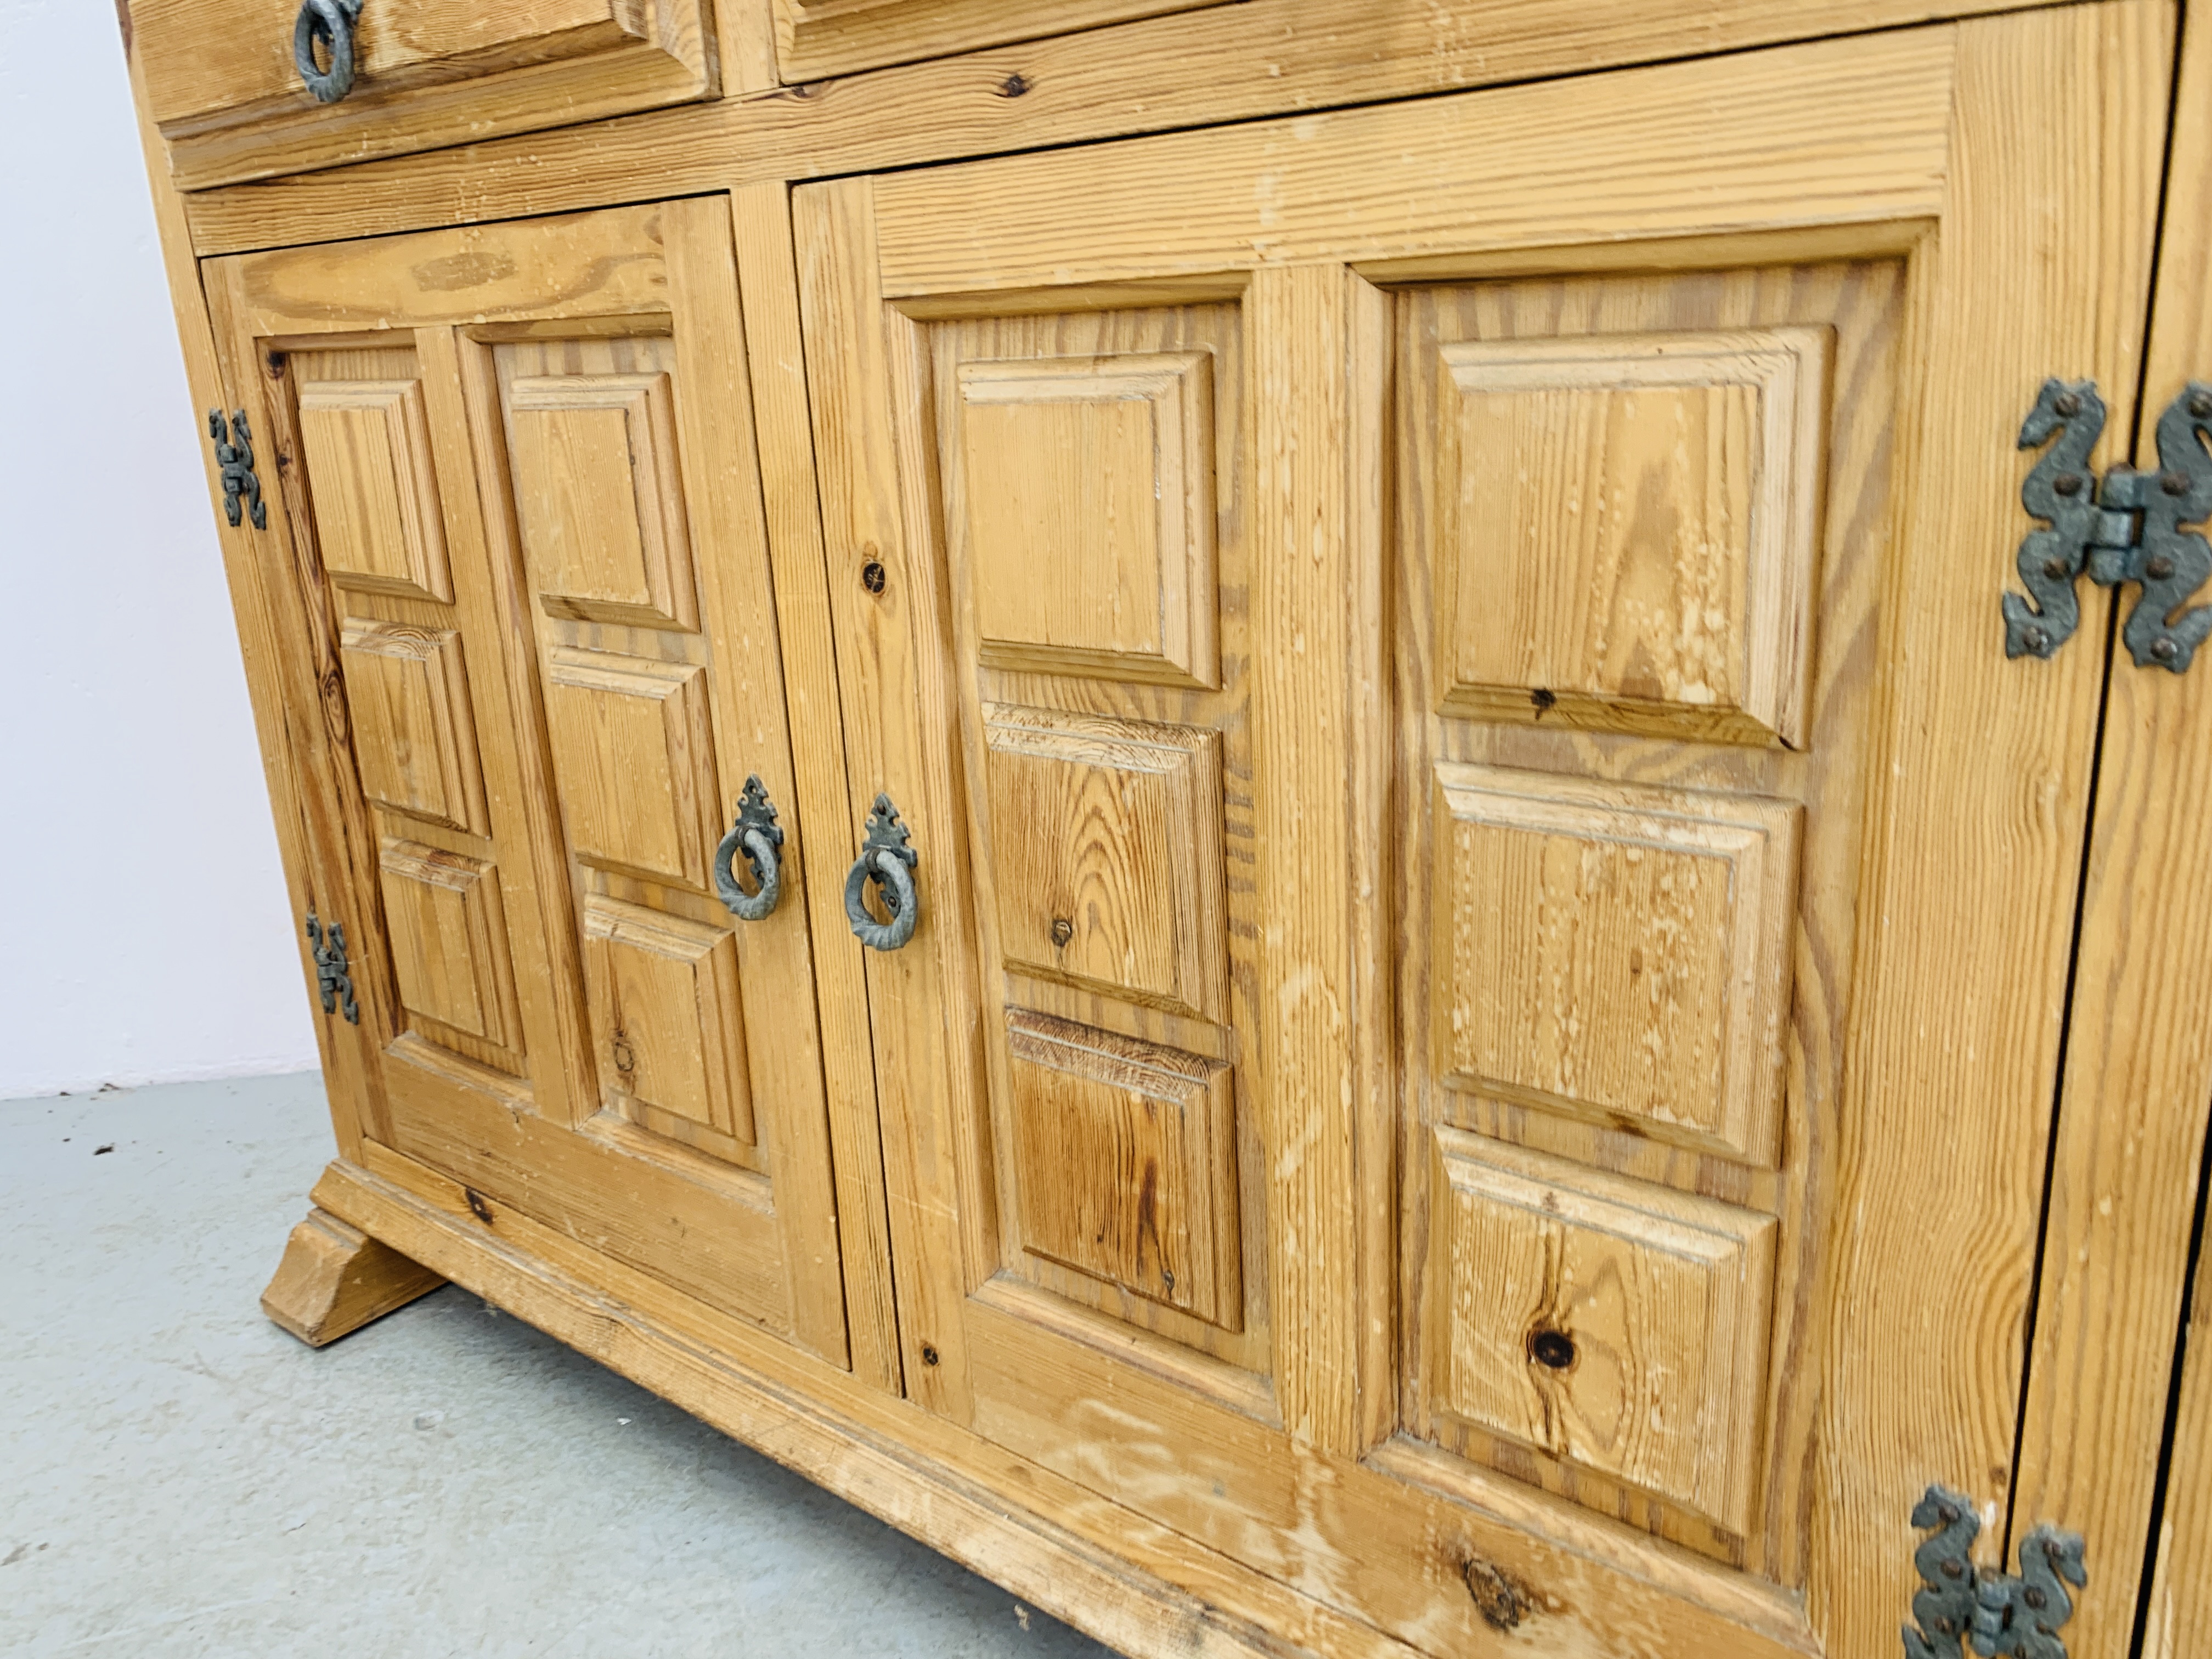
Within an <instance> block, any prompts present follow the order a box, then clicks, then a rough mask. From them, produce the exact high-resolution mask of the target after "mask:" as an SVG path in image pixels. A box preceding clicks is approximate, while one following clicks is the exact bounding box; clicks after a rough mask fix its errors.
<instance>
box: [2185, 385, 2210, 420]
mask: <svg viewBox="0 0 2212 1659" xmlns="http://www.w3.org/2000/svg"><path fill="white" fill-rule="evenodd" d="M2189 412H2190V413H2191V415H2194V416H2196V417H2197V419H2198V420H2200V421H2203V420H2212V392H2197V393H2195V394H2193V395H2192V396H2191V398H2190V399H2189Z"/></svg>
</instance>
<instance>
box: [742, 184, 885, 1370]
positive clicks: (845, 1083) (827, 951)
mask: <svg viewBox="0 0 2212 1659" xmlns="http://www.w3.org/2000/svg"><path fill="white" fill-rule="evenodd" d="M730 206H731V213H732V233H733V235H734V240H735V246H736V250H737V260H738V289H739V292H740V295H741V298H742V303H743V307H744V324H745V343H746V354H747V358H748V362H749V373H750V380H751V386H752V401H753V427H754V431H755V434H756V436H757V441H758V444H759V449H760V462H761V489H762V498H763V511H764V514H765V520H766V526H765V527H766V534H767V537H768V542H769V568H770V571H771V574H772V576H773V579H774V580H775V610H776V617H777V620H778V624H779V627H780V630H781V635H782V637H783V641H784V646H785V649H786V651H787V653H788V659H789V660H790V661H791V662H792V663H793V665H794V666H795V668H796V669H797V671H796V672H793V673H792V674H789V675H787V676H786V678H785V685H786V688H787V690H786V695H787V696H788V697H789V698H790V700H791V713H790V726H789V729H791V730H792V731H794V732H798V731H805V732H807V733H808V734H809V735H808V738H807V739H806V741H805V742H803V743H799V744H794V745H793V748H794V752H793V757H792V760H793V766H794V768H795V769H796V778H797V788H798V793H799V799H800V801H801V803H802V808H803V810H804V811H805V814H806V817H807V820H808V822H809V823H810V824H811V829H810V831H809V833H808V834H807V836H806V837H805V844H804V847H803V848H802V850H801V856H802V858H803V859H804V860H805V867H806V872H807V882H808V885H809V888H810V890H811V893H812V894H813V895H814V896H812V897H811V899H810V900H809V902H808V905H807V921H808V925H809V927H810V929H811V934H812V938H813V942H814V981H815V998H816V1003H817V1018H818V1020H819V1021H820V1024H821V1029H822V1035H823V1044H822V1060H823V1073H824V1077H825V1079H826V1082H827V1086H828V1094H829V1138H830V1142H831V1154H832V1156H831V1167H832V1176H833V1178H834V1180H835V1182H836V1194H835V1197H836V1219H837V1230H838V1238H839V1241H840V1249H841V1255H842V1259H843V1261H844V1264H845V1319H846V1327H847V1332H848V1342H849V1344H850V1347H851V1351H852V1364H853V1370H854V1374H855V1375H856V1376H859V1377H860V1378H861V1379H862V1380H863V1381H865V1382H867V1383H872V1384H873V1385H874V1386H875V1387H876V1388H878V1389H882V1390H884V1392H885V1393H887V1394H896V1393H898V1392H899V1391H900V1389H901V1386H902V1380H901V1371H900V1366H899V1347H898V1316H897V1307H896V1298H895V1295H894V1292H893V1289H892V1282H891V1258H890V1216H889V1212H888V1209H887V1206H886V1203H885V1198H884V1192H885V1188H884V1148H883V1133H882V1127H881V1124H880V1122H879V1121H878V1114H877V1104H876V1077H875V1064H874V1056H873V1053H872V1039H871V1036H870V1028H871V1020H870V1016H869V1010H868V987H867V976H866V964H865V963H863V962H862V960H861V955H860V952H859V951H856V950H855V949H854V940H853V935H852V929H851V927H850V926H849V925H848V923H847V921H846V920H845V915H844V909H843V906H842V903H841V902H839V896H840V895H841V894H842V888H843V884H844V880H845V872H846V871H847V870H848V868H850V867H851V865H852V862H853V860H854V857H855V856H856V855H857V854H858V853H859V851H860V823H861V821H862V820H863V818H864V817H866V811H867V808H868V805H869V803H870V802H872V800H873V799H874V797H873V796H872V795H868V796H866V797H865V798H856V797H855V796H854V793H852V789H851V787H849V778H850V774H849V773H848V769H847V760H846V753H845V727H844V719H843V715H842V710H841V707H840V704H839V702H838V698H837V693H838V688H839V687H840V686H841V684H842V676H841V674H840V673H839V671H838V665H837V660H836V641H835V638H834V637H833V633H832V619H831V607H830V600H829V589H830V586H831V584H833V583H836V582H838V581H843V582H846V583H852V582H854V581H856V580H858V573H857V572H856V571H854V570H853V569H851V568H842V569H839V570H836V571H833V570H831V569H830V568H829V565H828V562H827V559H826V554H825V550H824V547H823V532H822V524H823V520H822V507H821V498H820V495H819V494H818V493H817V490H816V489H815V485H814V445H813V430H814V428H813V422H812V419H811V416H810V413H809V408H808V397H807V390H806V360H805V346H804V343H803V341H802V339H801V331H800V325H799V270H798V265H797V263H796V255H795V252H794V249H793V243H792V229H791V201H790V191H789V190H788V188H787V186H786V185H783V184H782V183H781V182H776V183H772V184H766V185H741V186H739V187H738V189H737V190H735V191H732V193H731V197H730ZM817 687H820V688H826V689H827V690H829V700H828V701H826V702H818V703H817V702H809V701H807V697H808V692H809V690H810V689H811V688H817Z"/></svg>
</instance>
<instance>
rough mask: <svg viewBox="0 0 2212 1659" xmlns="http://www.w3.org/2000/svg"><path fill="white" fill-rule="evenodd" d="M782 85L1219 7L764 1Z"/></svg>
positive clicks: (1160, 2)
mask: <svg viewBox="0 0 2212 1659" xmlns="http://www.w3.org/2000/svg"><path fill="white" fill-rule="evenodd" d="M768 3H769V4H770V5H772V7H773V9H774V15H775V38H776V47H777V57H778V62H779V64H780V65H781V70H782V73H783V78H784V79H785V80H786V81H813V80H818V79H820V78H821V77H823V76H830V75H849V74H851V73H852V72H853V71H854V70H866V69H873V68H876V67H878V65H881V64H902V63H907V62H910V61H912V60H914V59H915V58H943V57H946V56H948V55H949V54H951V53H953V52H965V51H967V50H969V48H970V47H974V46H995V45H997V44H998V43H999V42H1000V41H1002V40H1033V39H1036V38H1039V37H1042V36H1047V35H1054V34H1072V33H1075V32H1077V31H1078V30H1081V29H1092V28H1097V27H1099V26H1101V25H1102V24H1106V23H1120V22H1125V21H1128V20H1129V19H1131V18H1134V17H1152V16H1155V15H1158V14H1160V13H1162V12H1173V11H1186V10H1189V9H1192V8H1194V7H1198V6H1206V5H1217V4H1219V3H1220V0H768Z"/></svg>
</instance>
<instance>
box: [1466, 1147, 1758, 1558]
mask: <svg viewBox="0 0 2212 1659" xmlns="http://www.w3.org/2000/svg"><path fill="white" fill-rule="evenodd" d="M1434 1135H1435V1142H1434V1149H1433V1152H1432V1153H1431V1160H1432V1177H1431V1178H1432V1180H1433V1182H1434V1183H1435V1205H1436V1221H1435V1229H1434V1233H1433V1242H1432V1249H1433V1252H1434V1256H1435V1260H1434V1261H1433V1263H1432V1265H1431V1271H1430V1273H1429V1294H1430V1296H1431V1297H1432V1298H1434V1302H1435V1306H1434V1308H1433V1310H1432V1312H1431V1317H1430V1320H1429V1331H1430V1340H1431V1345H1432V1347H1431V1357H1430V1359H1429V1364H1430V1368H1431V1376H1430V1378H1429V1385H1430V1389H1431V1395H1430V1397H1431V1401H1433V1403H1434V1406H1435V1407H1436V1409H1437V1410H1439V1411H1442V1412H1446V1413H1450V1414H1452V1415H1454V1416H1456V1417H1459V1418H1461V1419H1464V1420H1466V1421H1468V1422H1470V1423H1474V1424H1477V1425H1480V1426H1482V1427H1484V1428H1486V1429H1490V1430H1492V1431H1496V1432H1498V1433H1501V1434H1504V1435H1507V1436H1510V1437H1513V1438H1515V1439H1518V1440H1521V1441H1523V1442H1526V1443H1528V1444H1531V1445H1534V1446H1537V1447H1540V1448H1541V1449H1543V1450H1545V1451H1547V1452H1549V1453H1551V1454H1552V1455H1555V1456H1559V1457H1563V1458H1566V1459H1569V1460H1571V1461H1572V1462H1579V1463H1583V1464H1585V1465H1588V1466H1589V1467H1591V1468H1596V1469H1599V1470H1601V1471H1603V1472H1605V1473H1607V1474H1613V1475H1616V1476H1618V1477H1620V1478H1621V1479H1622V1480H1628V1481H1631V1482H1632V1483H1634V1484H1636V1485H1638V1486H1644V1487H1647V1488H1649V1489H1650V1490H1652V1491H1655V1492H1661V1493H1663V1494H1665V1495H1666V1496H1668V1497H1669V1498H1674V1499H1677V1500H1679V1501H1680V1502H1681V1503H1684V1504H1687V1505H1689V1506H1690V1507H1691V1508H1692V1509H1694V1510H1698V1511H1699V1512H1700V1513H1702V1514H1705V1515H1708V1516H1712V1517H1713V1518H1714V1519H1716V1520H1717V1521H1719V1522H1722V1523H1723V1524H1724V1525H1725V1526H1727V1527H1729V1528H1730V1529H1731V1530H1733V1531H1736V1532H1741V1531H1742V1530H1743V1529H1744V1528H1745V1527H1746V1526H1747V1523H1748V1522H1749V1520H1750V1516H1751V1506H1752V1504H1753V1498H1754V1497H1755V1496H1756V1493H1755V1490H1754V1485H1755V1480H1756V1476H1757V1472H1758V1468H1759V1443H1760V1432H1759V1429H1760V1425H1759V1415H1760V1411H1759V1407H1760V1400H1761V1396H1762V1393H1763V1389H1764V1383H1765V1364H1766V1345H1767V1324H1768V1318H1769V1308H1770V1305H1771V1296H1772V1288H1773V1273H1774V1237H1775V1232H1776V1224H1775V1221H1774V1218H1772V1217H1771V1216H1764V1215H1759V1214H1756V1213H1753V1212H1749V1211H1743V1210H1736V1209H1734V1208H1731V1207H1730V1206H1726V1205H1723V1204H1717V1203H1715V1202H1713V1201H1712V1200H1709V1199H1701V1198H1696V1197H1692V1196H1690V1195H1689V1194H1680V1193H1671V1192H1668V1191H1666V1190H1664V1189H1662V1188H1656V1187H1650V1186H1646V1185H1644V1184H1643V1183H1641V1182H1631V1181H1623V1180H1620V1179H1619V1178H1617V1177H1613V1176H1605V1175H1601V1174H1600V1173H1598V1172H1596V1171H1595V1170H1586V1169H1582V1168H1579V1167H1577V1165H1575V1164H1570V1163H1567V1162H1566V1161H1565V1160H1564V1159H1559V1158H1547V1157H1546V1156H1544V1155H1543V1154H1541V1153H1536V1152H1522V1151H1519V1150H1517V1149H1515V1148H1511V1147H1508V1146H1503V1145H1501V1144H1499V1143H1497V1142H1489V1141H1484V1140H1482V1139H1479V1138H1477V1137H1475V1136H1473V1135H1468V1134H1462V1133H1458V1132H1457V1131H1455V1130H1451V1129H1438V1130H1436V1131H1434Z"/></svg>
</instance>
